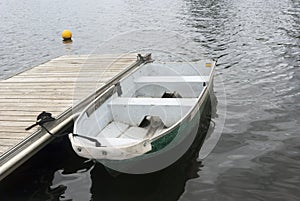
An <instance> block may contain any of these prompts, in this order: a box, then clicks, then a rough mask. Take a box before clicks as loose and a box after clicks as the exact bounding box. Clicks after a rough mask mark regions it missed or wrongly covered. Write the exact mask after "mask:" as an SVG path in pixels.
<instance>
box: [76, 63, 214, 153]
mask: <svg viewBox="0 0 300 201" xmlns="http://www.w3.org/2000/svg"><path fill="white" fill-rule="evenodd" d="M209 60H210V62H211V63H212V64H213V65H212V66H211V67H210V68H211V71H210V73H209V81H208V83H207V82H204V83H206V85H205V86H204V88H203V90H202V91H201V93H200V94H199V96H198V97H197V102H196V104H195V105H194V106H193V107H191V109H190V110H189V111H188V112H187V113H186V114H185V115H184V116H183V117H182V118H181V119H180V120H178V121H177V122H176V123H175V124H173V125H172V126H171V127H169V128H167V129H165V130H163V131H162V132H161V133H160V134H159V135H157V136H155V137H154V138H144V139H141V140H140V143H138V144H142V143H145V142H150V143H152V142H154V141H156V140H159V139H160V138H162V137H164V136H166V135H168V134H169V133H171V132H172V131H174V130H175V129H176V128H177V127H178V126H180V124H181V123H182V122H184V121H186V120H187V119H189V118H190V119H192V118H193V117H194V116H195V114H196V113H194V112H195V111H198V110H199V109H200V107H201V105H202V104H203V102H204V101H205V99H206V98H207V94H208V93H209V89H210V88H211V86H212V80H213V77H214V76H213V73H214V71H215V66H216V63H217V62H216V61H215V60H212V59H209ZM201 61H203V60H201ZM198 62H199V61H198ZM167 63H169V62H167ZM170 63H171V62H170ZM187 63H197V61H196V62H187ZM146 64H147V63H143V64H141V65H140V66H139V67H138V68H135V69H134V70H132V71H131V72H130V74H127V76H125V77H121V78H120V79H119V81H118V82H117V83H121V82H122V81H123V80H125V79H127V77H128V76H129V75H131V74H133V73H135V72H136V71H138V70H140V68H142V67H143V66H145V65H146ZM197 71H198V72H199V70H198V69H197ZM199 74H200V72H199ZM200 76H201V75H200ZM115 87H116V86H115V84H112V85H110V86H109V87H108V88H107V89H106V90H105V91H104V93H103V94H102V95H100V96H98V97H97V98H96V99H94V100H93V101H92V102H91V103H90V104H89V105H88V106H87V107H86V108H85V109H84V110H83V111H82V112H81V114H80V115H79V116H78V118H77V119H76V121H75V122H74V125H76V124H77V123H78V121H79V120H80V119H81V118H82V116H83V115H84V114H85V113H86V112H87V111H88V110H89V108H90V107H93V105H94V106H95V107H96V105H97V101H99V100H100V99H101V98H103V97H105V96H106V94H107V93H109V91H111V90H113V89H114V88H115ZM102 101H103V100H102ZM105 101H106V100H104V102H105ZM98 107H100V106H98ZM96 109H97V108H94V111H96ZM90 115H91V114H90ZM71 137H72V138H74V136H73V135H72V136H71ZM72 141H73V139H72ZM78 146H79V145H78ZM130 146H132V145H130ZM130 146H127V147H130ZM91 148H97V147H91ZM98 148H103V147H98ZM118 148H120V149H122V148H125V147H118Z"/></svg>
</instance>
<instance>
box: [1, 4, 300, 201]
mask: <svg viewBox="0 0 300 201" xmlns="http://www.w3.org/2000/svg"><path fill="white" fill-rule="evenodd" d="M0 13H1V14H0V15H1V23H0V58H1V63H0V79H2V78H4V77H6V76H9V75H12V74H14V73H16V72H17V71H18V70H22V69H24V68H25V67H29V66H33V65H36V64H39V63H41V62H44V61H46V60H48V59H50V58H54V57H56V56H59V55H63V54H87V53H90V52H95V53H97V51H99V50H98V49H97V46H98V45H99V43H101V42H103V41H106V40H108V39H109V38H111V37H113V38H117V40H115V41H117V42H115V43H113V44H112V46H110V43H109V42H108V43H104V46H105V48H107V49H112V50H114V51H117V50H118V47H119V45H120V46H121V47H123V48H124V49H125V50H130V51H134V49H130V47H131V44H140V43H143V44H144V45H141V46H139V47H138V48H146V47H147V46H148V44H150V45H151V46H150V47H149V49H151V48H152V49H159V50H162V49H163V50H165V52H164V53H168V52H170V53H172V55H178V56H179V57H181V58H188V59H189V60H197V59H199V58H200V55H199V53H200V52H202V53H204V55H205V56H207V57H213V58H217V59H218V66H217V69H216V80H215V81H216V82H215V86H214V89H215V91H216V96H217V98H218V101H219V103H218V106H217V111H216V115H215V116H214V117H212V120H213V121H214V122H215V124H216V128H217V127H219V126H221V125H222V123H221V121H220V116H222V115H221V114H223V113H222V112H223V111H222V107H221V109H220V108H219V106H220V105H222V104H224V102H223V100H224V99H223V98H222V97H220V95H222V92H223V90H224V88H225V92H226V100H227V102H226V105H227V112H226V121H225V125H224V128H223V130H222V136H221V138H220V140H219V142H218V144H217V146H216V147H215V149H214V150H213V152H212V153H211V154H210V155H209V156H208V157H206V158H204V159H203V160H202V164H203V165H204V166H203V167H201V171H200V170H199V168H200V164H199V163H197V162H196V161H197V160H192V159H191V160H189V161H190V162H189V163H183V164H185V165H182V167H181V165H178V166H174V167H173V166H172V167H170V170H165V172H164V173H162V172H160V173H157V175H156V174H155V175H153V177H150V176H145V177H144V178H142V177H138V176H136V177H132V180H131V177H128V176H126V175H123V176H121V177H119V178H116V179H113V178H111V177H110V176H109V175H107V174H105V171H104V170H103V168H102V167H101V166H99V165H94V164H93V163H90V162H87V163H83V161H82V160H81V159H79V158H77V157H75V156H74V155H73V153H72V152H71V153H69V152H68V149H65V148H58V149H53V148H52V149H51V148H49V149H46V151H44V152H42V153H43V155H40V158H39V159H40V161H42V162H43V163H38V164H37V166H33V165H32V164H28V163H27V165H26V166H25V167H24V168H25V169H26V168H27V170H28V169H29V171H21V170H20V172H19V173H18V174H17V173H16V175H18V177H11V178H13V179H12V180H11V181H12V182H11V183H9V184H8V183H6V184H7V185H5V188H3V186H1V188H0V190H2V192H3V191H4V190H5V189H8V190H7V191H5V195H7V197H6V198H11V197H9V196H8V195H11V196H13V197H14V198H15V197H18V198H20V199H21V198H22V197H24V198H30V199H31V200H47V199H48V200H49V199H50V200H51V199H52V198H53V199H54V198H58V197H60V196H65V200H67V199H70V198H72V199H74V200H75V199H79V198H80V197H79V196H80V195H77V192H83V191H84V192H86V191H87V189H88V188H90V189H91V192H90V191H89V192H86V193H83V194H84V195H82V196H85V197H84V198H83V199H85V198H88V197H92V198H94V197H95V199H96V198H97V199H98V200H99V199H100V200H101V199H102V198H103V199H104V198H105V199H106V200H114V199H113V198H115V199H116V198H117V196H118V195H117V193H115V192H114V191H113V188H115V189H118V190H119V194H120V195H122V196H123V197H124V199H126V198H127V199H129V197H130V196H129V195H126V192H128V193H129V192H130V193H132V191H133V190H132V189H134V188H137V189H139V190H140V192H143V193H145V192H148V191H149V192H153V193H152V194H151V193H149V194H151V196H154V197H155V196H158V195H160V191H161V192H162V193H161V195H162V196H163V195H164V196H165V194H164V193H166V192H167V190H169V193H168V196H167V198H168V197H170V200H171V199H173V200H176V199H177V197H178V196H180V194H181V193H182V195H181V196H180V198H179V199H181V200H230V201H231V200H299V197H300V194H299V190H298V188H299V186H300V179H299V177H298V175H299V170H300V164H299V156H300V150H299V139H300V138H299V133H300V126H299V116H300V115H299V111H300V107H299V99H300V97H299V96H300V85H299V77H300V72H299V71H300V68H299V66H300V56H299V55H300V35H299V33H300V20H299V19H300V1H299V0H281V1H274V0H251V1H246V0H172V1H171V0H165V1H159V0H151V1H142V0H141V1H132V0H114V1H108V0H104V1H101V2H98V1H95V0H92V1H89V3H86V2H84V1H71V0H66V1H63V2H62V1H51V3H49V2H46V1H35V0H29V1H17V0H9V1H8V0H3V1H1V2H0ZM66 28H68V29H70V30H72V32H73V34H74V37H73V43H72V44H63V43H62V42H61V37H60V33H61V31H62V30H64V29H66ZM146 29H150V30H157V29H159V30H160V31H159V32H157V34H156V35H155V36H153V37H152V35H151V34H150V35H149V34H147V33H149V32H146V33H145V31H143V30H146ZM133 30H138V31H136V32H134V31H133ZM164 30H168V31H169V32H172V33H174V34H167V32H164ZM125 32H127V33H128V32H133V33H135V34H125V36H126V37H125V38H124V40H123V41H122V40H119V39H122V36H121V35H120V34H121V33H125ZM143 33H145V35H144V36H145V37H142V35H143ZM170 35H171V37H168V36H170ZM176 35H177V36H180V37H176ZM117 36H119V37H117ZM147 41H148V43H147ZM155 41H159V42H160V43H159V44H157V47H158V48H157V47H155V46H156V44H155ZM164 41H165V42H164ZM67 45H71V46H67ZM104 46H102V47H104ZM95 49H96V50H95ZM101 52H105V49H101ZM160 53H161V51H160V52H158V57H160V55H159V54H160ZM153 55H154V56H155V55H156V54H155V52H153ZM181 58H178V60H179V61H180V60H181ZM171 60H174V59H173V58H172V59H171ZM218 78H222V79H218ZM221 80H222V81H221ZM223 86H224V87H223ZM50 112H51V111H50ZM53 146H54V145H53ZM57 155H59V156H60V157H58V158H57V157H55V156H57ZM191 161H194V162H191ZM172 168H173V171H172V170H171V169H172ZM181 168H183V169H181ZM184 168H187V169H184ZM189 168H190V169H189ZM188 169H189V170H188ZM23 170H24V169H23ZM168 171H169V172H168ZM175 172H179V173H178V175H177V174H175ZM197 174H198V175H200V176H199V177H194V176H195V175H197ZM20 175H22V177H21V176H20ZM88 175H91V177H89V176H88ZM167 175H170V176H167ZM191 175H192V176H191ZM177 177H180V178H177ZM82 178H84V179H83V180H84V182H86V185H84V186H81V185H80V186H78V183H80V182H79V181H81V180H82ZM89 179H90V180H89ZM102 179H103V180H102ZM160 179H161V180H160ZM177 179H178V181H177ZM141 180H145V181H148V182H149V183H146V184H144V186H143V185H138V183H139V182H141ZM173 180H174V182H172V181H173ZM175 180H176V181H175ZM185 181H187V182H186V185H185V187H184V183H185ZM82 182H83V181H82ZM106 183H107V186H109V187H110V188H109V189H108V187H107V186H106ZM128 184H130V185H128ZM75 186H76V187H75ZM122 186H126V188H125V189H128V191H125V190H123V188H122ZM130 186H132V187H134V188H132V189H130ZM157 186H159V187H160V188H157ZM8 187H11V188H10V189H15V190H9V188H8ZM13 187H14V188H13ZM143 187H145V188H143ZM163 187H165V188H163ZM167 187H170V188H169V189H168V188H167ZM171 188H174V189H176V190H174V191H173V190H172V189H171ZM3 189H4V190H3ZM145 189H147V190H148V191H147V190H145ZM137 193H138V192H137ZM145 194H147V193H145ZM149 194H147V195H149ZM2 195H3V194H1V196H2ZM134 195H135V196H136V198H140V199H141V198H142V197H143V195H142V193H141V194H140V195H138V194H134ZM102 196H103V197H102ZM149 196H150V195H149ZM151 196H150V197H151ZM1 198H2V197H0V199H1ZM167 198H166V199H167ZM20 199H19V200H20ZM30 199H29V200H30ZM53 199H52V200H53ZM60 199H61V200H64V198H62V197H61V198H60ZM157 199H160V198H157ZM161 199H162V198H161ZM1 200H2V199H1ZM4 200H5V199H4ZM8 200H11V199H8ZM21 200H24V199H21ZM25 200H26V199H25ZM54 200H55V199H54Z"/></svg>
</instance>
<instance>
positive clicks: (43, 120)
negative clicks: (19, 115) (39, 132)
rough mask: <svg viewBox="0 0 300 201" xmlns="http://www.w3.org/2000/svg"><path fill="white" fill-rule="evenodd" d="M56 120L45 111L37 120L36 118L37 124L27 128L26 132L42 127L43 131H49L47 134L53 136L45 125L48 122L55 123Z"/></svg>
mask: <svg viewBox="0 0 300 201" xmlns="http://www.w3.org/2000/svg"><path fill="white" fill-rule="evenodd" d="M54 120H55V118H54V117H52V114H51V113H50V112H45V111H43V112H42V113H40V114H39V115H38V116H37V118H36V122H35V123H34V124H32V125H31V126H29V127H27V128H26V129H25V130H26V131H28V130H30V129H32V128H34V127H35V126H37V125H39V126H40V127H42V128H43V129H45V130H46V131H47V133H49V134H50V135H53V133H51V132H50V131H49V130H48V129H47V128H46V127H45V126H44V124H45V123H47V122H51V121H54Z"/></svg>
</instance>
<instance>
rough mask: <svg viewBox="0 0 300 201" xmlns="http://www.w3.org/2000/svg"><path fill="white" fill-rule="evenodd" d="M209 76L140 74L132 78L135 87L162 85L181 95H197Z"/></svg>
mask: <svg viewBox="0 0 300 201" xmlns="http://www.w3.org/2000/svg"><path fill="white" fill-rule="evenodd" d="M208 81H209V76H141V77H138V78H136V79H135V80H134V83H135V84H136V86H137V88H142V87H143V86H147V85H157V86H162V87H164V88H166V89H168V90H169V91H177V92H178V93H179V94H181V95H182V97H187V98H191V97H198V96H199V95H200V93H201V91H202V89H203V85H204V83H205V82H208Z"/></svg>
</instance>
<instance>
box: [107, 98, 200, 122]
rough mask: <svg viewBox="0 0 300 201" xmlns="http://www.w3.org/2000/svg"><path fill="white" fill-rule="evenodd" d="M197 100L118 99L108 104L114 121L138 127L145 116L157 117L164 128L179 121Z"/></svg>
mask: <svg viewBox="0 0 300 201" xmlns="http://www.w3.org/2000/svg"><path fill="white" fill-rule="evenodd" d="M196 102H197V98H131V97H119V98H115V99H113V100H112V101H111V102H110V103H109V104H108V107H110V109H111V112H112V115H113V118H114V120H115V121H119V122H123V123H127V124H130V125H133V126H138V125H139V124H140V123H141V121H142V120H143V119H144V117H145V116H147V115H151V116H159V117H160V118H161V120H162V121H163V123H164V125H165V126H166V127H170V126H171V125H173V124H174V123H176V122H177V121H179V120H180V119H181V118H182V117H183V116H184V115H185V114H187V112H188V111H189V110H190V109H191V108H192V107H193V106H194V105H195V104H196Z"/></svg>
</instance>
